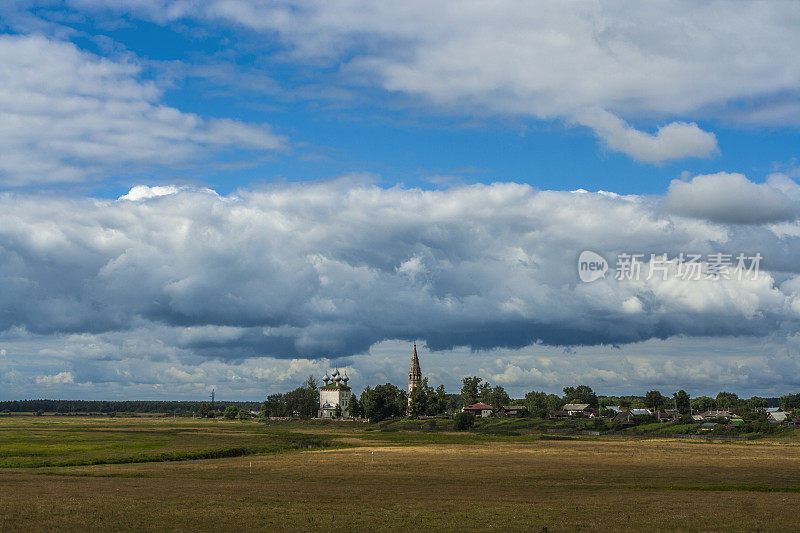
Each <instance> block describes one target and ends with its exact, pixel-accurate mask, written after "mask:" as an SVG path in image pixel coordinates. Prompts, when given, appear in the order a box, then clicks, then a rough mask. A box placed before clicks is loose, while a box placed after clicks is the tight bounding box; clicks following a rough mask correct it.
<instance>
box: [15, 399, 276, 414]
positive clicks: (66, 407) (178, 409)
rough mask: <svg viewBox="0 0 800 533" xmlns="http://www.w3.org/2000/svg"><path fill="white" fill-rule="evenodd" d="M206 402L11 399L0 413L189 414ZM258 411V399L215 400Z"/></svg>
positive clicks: (220, 406) (217, 405)
mask: <svg viewBox="0 0 800 533" xmlns="http://www.w3.org/2000/svg"><path fill="white" fill-rule="evenodd" d="M208 403H209V402H181V401H104V400H14V401H0V413H3V412H6V413H36V412H44V413H62V414H69V413H86V414H88V413H103V414H110V413H164V414H173V415H184V416H186V415H192V414H194V413H197V412H199V411H200V408H201V407H202V406H203V404H208ZM230 405H232V406H234V407H236V408H237V409H245V410H248V411H249V410H253V411H258V410H259V409H260V408H261V402H224V401H223V402H214V409H216V410H224V409H225V408H226V407H228V406H230Z"/></svg>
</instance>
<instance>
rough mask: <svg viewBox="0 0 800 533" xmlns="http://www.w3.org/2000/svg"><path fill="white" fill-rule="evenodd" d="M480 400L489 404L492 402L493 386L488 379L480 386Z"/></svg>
mask: <svg viewBox="0 0 800 533" xmlns="http://www.w3.org/2000/svg"><path fill="white" fill-rule="evenodd" d="M478 401H480V402H483V403H487V404H489V405H491V404H492V386H491V385H489V382H488V381H484V382H483V383H481V385H480V387H479V388H478Z"/></svg>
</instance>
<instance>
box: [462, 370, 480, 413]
mask: <svg viewBox="0 0 800 533" xmlns="http://www.w3.org/2000/svg"><path fill="white" fill-rule="evenodd" d="M482 381H483V380H482V379H481V378H479V377H478V376H472V377H471V378H464V379H462V380H461V383H462V385H461V405H462V406H463V407H466V406H468V405H472V404H473V403H475V402H477V401H478V396H479V394H480V392H479V389H478V387H479V386H480V383H481V382H482Z"/></svg>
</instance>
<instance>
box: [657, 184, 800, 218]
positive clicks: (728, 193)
mask: <svg viewBox="0 0 800 533" xmlns="http://www.w3.org/2000/svg"><path fill="white" fill-rule="evenodd" d="M798 192H800V186H798V185H797V184H796V183H794V182H793V181H792V180H790V179H789V178H787V177H786V176H773V177H772V178H771V179H770V181H769V182H768V183H765V184H757V183H753V182H751V181H750V180H748V179H747V178H746V177H745V176H744V175H743V174H730V173H727V172H720V173H717V174H711V175H701V176H695V177H694V178H692V179H691V180H690V181H688V182H687V181H681V180H673V181H672V183H670V185H669V192H668V194H667V198H666V206H667V209H669V210H670V211H671V212H673V213H675V214H678V215H682V216H689V217H695V218H704V219H707V220H711V221H714V222H720V223H724V224H763V223H768V222H781V221H787V220H794V219H796V218H797V216H798V215H799V214H800V201H798ZM789 195H792V196H793V197H794V198H790V196H789Z"/></svg>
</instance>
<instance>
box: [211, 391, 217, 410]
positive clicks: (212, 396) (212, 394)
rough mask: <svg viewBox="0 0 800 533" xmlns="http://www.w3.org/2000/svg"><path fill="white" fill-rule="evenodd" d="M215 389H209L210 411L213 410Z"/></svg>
mask: <svg viewBox="0 0 800 533" xmlns="http://www.w3.org/2000/svg"><path fill="white" fill-rule="evenodd" d="M216 392H217V391H216V389H211V410H212V411H213V410H214V394H215V393H216Z"/></svg>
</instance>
